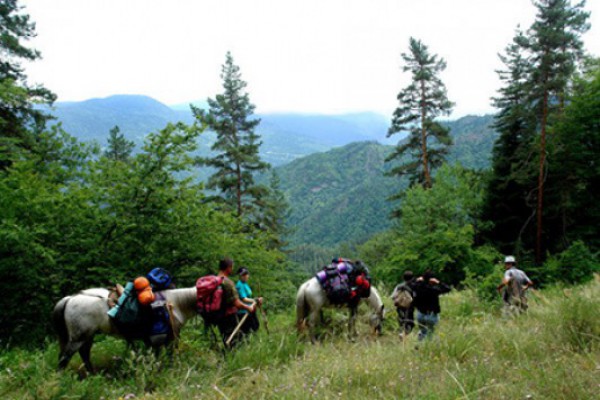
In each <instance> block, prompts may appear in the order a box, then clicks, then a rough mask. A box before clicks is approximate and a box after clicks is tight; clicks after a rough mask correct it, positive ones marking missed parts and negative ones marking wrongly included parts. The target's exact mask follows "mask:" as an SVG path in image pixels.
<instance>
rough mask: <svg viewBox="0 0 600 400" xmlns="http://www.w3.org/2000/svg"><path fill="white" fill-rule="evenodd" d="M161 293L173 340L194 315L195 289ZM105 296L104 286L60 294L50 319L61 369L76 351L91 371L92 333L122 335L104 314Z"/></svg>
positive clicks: (195, 313) (106, 305)
mask: <svg viewBox="0 0 600 400" xmlns="http://www.w3.org/2000/svg"><path fill="white" fill-rule="evenodd" d="M162 294H163V295H164V298H165V300H166V302H167V304H168V307H169V312H170V313H171V325H172V330H173V332H172V335H170V336H171V338H173V339H175V340H176V339H177V338H178V337H179V332H180V331H181V328H182V327H183V325H184V324H185V322H186V321H187V320H188V319H190V318H192V317H194V316H195V315H197V310H196V288H195V287H192V288H188V289H172V290H163V291H162ZM108 295H109V291H108V290H107V289H99V288H97V289H87V290H83V291H81V292H79V293H78V294H76V295H73V296H67V297H63V298H62V299H61V300H60V301H59V302H58V303H56V306H54V311H53V313H52V318H53V321H54V325H55V328H56V330H57V332H58V338H59V344H60V353H59V355H58V368H59V369H64V368H65V367H66V366H67V365H68V364H69V361H70V360H71V357H73V355H74V354H75V353H76V352H77V351H79V354H80V355H81V359H82V360H83V362H84V364H85V367H86V368H87V370H88V371H90V372H93V367H92V363H91V362H90V350H91V349H92V345H93V343H94V335H95V334H97V333H106V334H110V335H115V336H121V337H122V335H121V334H119V332H118V331H117V329H116V327H115V326H114V324H113V323H112V321H111V320H110V317H109V316H108V314H107V313H106V312H107V311H108V309H109V307H108Z"/></svg>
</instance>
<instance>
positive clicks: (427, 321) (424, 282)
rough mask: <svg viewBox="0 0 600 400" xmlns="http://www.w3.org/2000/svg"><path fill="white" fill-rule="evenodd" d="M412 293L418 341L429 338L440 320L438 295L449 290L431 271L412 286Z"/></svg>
mask: <svg viewBox="0 0 600 400" xmlns="http://www.w3.org/2000/svg"><path fill="white" fill-rule="evenodd" d="M412 288H413V291H414V295H415V296H414V300H413V305H414V307H415V308H416V309H417V322H418V323H419V340H423V339H425V338H427V337H430V336H431V335H432V334H433V331H434V328H435V326H436V325H437V323H438V322H439V320H440V311H441V309H440V295H442V294H444V293H448V292H449V291H450V290H451V289H450V287H449V286H448V285H446V284H445V283H442V282H440V281H439V280H438V279H436V278H435V277H434V276H433V272H432V271H431V270H427V271H425V273H424V274H423V276H420V277H418V278H417V279H416V280H415V282H414V284H413V285H412Z"/></svg>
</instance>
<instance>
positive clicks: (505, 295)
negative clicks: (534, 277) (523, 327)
mask: <svg viewBox="0 0 600 400" xmlns="http://www.w3.org/2000/svg"><path fill="white" fill-rule="evenodd" d="M516 265H517V260H516V259H515V257H514V256H506V257H505V258H504V269H505V272H504V277H503V278H502V282H500V285H498V287H497V290H498V292H499V293H502V299H503V300H504V304H505V306H506V307H505V310H507V311H512V310H513V309H516V310H517V311H518V312H522V311H525V310H527V307H528V306H527V296H526V295H525V292H526V291H527V289H529V287H531V286H533V282H532V281H531V279H529V277H528V276H527V274H525V272H523V271H521V270H520V269H518V268H517V267H516ZM503 288H504V291H503V292H502V289H503Z"/></svg>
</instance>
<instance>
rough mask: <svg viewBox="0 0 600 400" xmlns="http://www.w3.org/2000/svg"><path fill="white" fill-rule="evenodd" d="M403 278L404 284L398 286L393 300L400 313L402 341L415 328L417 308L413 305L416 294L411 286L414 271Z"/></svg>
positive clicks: (406, 273) (406, 272)
mask: <svg viewBox="0 0 600 400" xmlns="http://www.w3.org/2000/svg"><path fill="white" fill-rule="evenodd" d="M402 277H403V279H404V282H402V283H400V284H398V285H396V287H395V288H394V292H393V293H392V300H393V301H394V306H395V307H396V312H397V313H398V324H399V325H400V333H399V335H400V338H401V339H403V338H405V337H407V336H408V335H409V334H410V333H411V332H412V330H413V328H414V327H415V307H414V304H413V299H414V297H415V294H414V292H413V289H412V286H411V285H413V284H414V275H413V272H412V271H409V270H406V271H404V275H403V276H402Z"/></svg>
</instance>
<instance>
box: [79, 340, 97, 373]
mask: <svg viewBox="0 0 600 400" xmlns="http://www.w3.org/2000/svg"><path fill="white" fill-rule="evenodd" d="M93 344H94V339H93V338H90V339H89V340H88V341H86V342H84V343H83V344H82V345H81V347H80V348H79V355H80V356H81V359H82V360H83V364H84V365H85V368H86V369H87V370H88V372H89V373H90V374H93V373H94V367H93V366H92V362H91V361H90V352H91V350H92V345H93Z"/></svg>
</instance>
